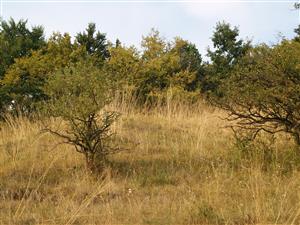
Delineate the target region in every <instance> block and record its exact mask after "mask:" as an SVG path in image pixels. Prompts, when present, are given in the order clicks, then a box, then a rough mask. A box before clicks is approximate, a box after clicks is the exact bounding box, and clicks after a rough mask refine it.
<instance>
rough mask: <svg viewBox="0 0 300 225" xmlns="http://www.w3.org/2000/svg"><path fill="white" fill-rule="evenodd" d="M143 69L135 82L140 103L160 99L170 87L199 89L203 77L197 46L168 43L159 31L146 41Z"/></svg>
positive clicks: (185, 43)
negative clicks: (158, 97) (199, 82)
mask: <svg viewBox="0 0 300 225" xmlns="http://www.w3.org/2000/svg"><path fill="white" fill-rule="evenodd" d="M142 47H143V49H144V51H143V55H142V58H141V67H140V70H139V73H138V77H137V80H136V86H137V90H136V93H137V96H138V98H139V100H140V101H141V102H146V101H150V103H153V102H155V101H156V99H157V96H159V95H160V94H161V93H163V92H165V91H167V90H168V89H169V88H171V87H181V88H183V89H184V90H196V88H197V81H199V80H200V77H201V72H202V71H201V69H202V67H201V61H202V60H201V56H200V54H199V52H198V50H197V49H196V47H195V45H193V44H191V43H189V42H187V41H185V40H182V39H180V38H176V39H175V41H174V43H167V42H165V41H164V39H163V38H161V37H160V36H159V33H158V31H155V30H152V31H151V33H150V34H149V35H148V36H147V37H144V38H143V42H142Z"/></svg>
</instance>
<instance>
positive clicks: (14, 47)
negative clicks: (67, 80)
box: [0, 19, 45, 79]
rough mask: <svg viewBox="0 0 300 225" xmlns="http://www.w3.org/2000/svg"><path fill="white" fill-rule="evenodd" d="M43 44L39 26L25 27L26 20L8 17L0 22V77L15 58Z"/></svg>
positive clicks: (41, 30)
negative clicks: (8, 18) (15, 19)
mask: <svg viewBox="0 0 300 225" xmlns="http://www.w3.org/2000/svg"><path fill="white" fill-rule="evenodd" d="M44 45H45V39H44V29H43V27H41V26H34V27H32V29H29V28H28V27H27V21H26V20H20V21H18V22H16V21H14V20H13V19H10V20H8V21H4V20H2V21H1V22H0V59H1V60H0V79H2V77H3V76H4V74H5V72H6V70H7V69H8V67H9V66H10V65H12V64H13V63H14V61H15V59H16V58H20V57H23V56H27V55H29V54H30V52H31V51H32V50H37V49H40V48H41V47H43V46H44Z"/></svg>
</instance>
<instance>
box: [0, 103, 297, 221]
mask: <svg viewBox="0 0 300 225" xmlns="http://www.w3.org/2000/svg"><path fill="white" fill-rule="evenodd" d="M118 110H119V111H121V113H122V116H121V118H120V119H119V121H118V122H117V123H116V124H115V125H114V127H113V129H114V130H115V131H116V132H117V133H118V137H119V138H118V143H119V144H120V145H121V146H123V147H124V149H126V151H123V152H121V153H119V154H116V155H114V156H112V157H111V158H110V165H109V166H107V168H106V169H105V173H104V175H103V176H98V177H96V176H91V175H90V174H88V173H87V172H86V170H85V165H84V159H83V157H82V156H81V155H80V154H79V153H77V152H75V151H74V149H73V147H72V146H69V145H61V144H59V143H60V140H59V139H57V138H56V137H53V136H51V135H49V134H46V133H41V132H40V131H41V129H42V127H43V125H42V124H41V123H40V122H33V121H30V120H28V119H26V118H19V119H13V118H8V119H7V121H6V123H2V124H1V130H0V224H14V225H17V224H20V225H25V224H47V225H48V224H299V223H300V172H299V169H300V156H299V155H297V153H296V150H295V148H296V147H295V146H294V144H293V142H292V140H291V139H290V138H289V137H286V136H284V135H280V136H277V137H276V138H275V139H274V138H271V137H268V136H264V137H261V138H260V139H259V140H258V141H257V142H256V143H254V144H250V145H247V144H245V143H236V141H235V139H234V138H233V134H232V132H231V131H230V129H227V128H225V126H226V125H227V122H226V121H224V120H222V119H220V117H223V116H225V113H224V112H220V111H218V110H215V109H213V108H210V107H208V106H206V105H205V104H200V105H199V106H197V107H194V108H188V107H186V106H183V105H171V106H169V107H165V108H157V109H154V110H151V111H143V110H139V111H138V110H134V109H131V108H130V107H128V106H127V107H125V106H124V107H118ZM52 123H53V125H55V124H56V123H57V121H52Z"/></svg>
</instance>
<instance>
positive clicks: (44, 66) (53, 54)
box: [0, 34, 86, 113]
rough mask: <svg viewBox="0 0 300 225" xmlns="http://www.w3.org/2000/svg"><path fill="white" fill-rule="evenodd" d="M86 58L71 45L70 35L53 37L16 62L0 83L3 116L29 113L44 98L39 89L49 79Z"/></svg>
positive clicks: (81, 50)
mask: <svg viewBox="0 0 300 225" xmlns="http://www.w3.org/2000/svg"><path fill="white" fill-rule="evenodd" d="M85 55H86V53H85V50H84V49H82V48H81V47H79V46H77V45H74V44H72V42H71V37H70V35H68V34H65V35H61V34H54V35H53V36H52V37H51V38H50V39H49V41H48V43H47V45H46V46H45V47H43V48H42V49H40V50H37V51H33V52H32V53H31V55H29V56H25V57H22V58H19V59H16V60H15V63H14V64H13V65H12V66H11V67H10V68H9V69H8V70H7V71H6V73H5V76H4V78H3V79H2V81H1V87H0V89H1V92H0V93H1V94H2V95H1V96H0V97H1V101H2V106H3V107H2V109H1V110H2V112H3V111H6V110H7V109H10V110H12V109H13V110H19V111H20V112H22V113H30V112H31V111H32V110H33V108H32V107H33V105H34V103H35V102H37V101H40V100H43V99H44V98H45V97H46V95H45V94H44V93H43V90H42V87H43V85H44V84H45V82H46V80H47V79H48V78H49V75H50V74H51V73H53V72H54V71H56V70H59V69H61V68H64V67H66V66H68V65H70V63H73V62H76V61H79V60H81V59H82V58H84V57H85ZM12 103H13V104H12Z"/></svg>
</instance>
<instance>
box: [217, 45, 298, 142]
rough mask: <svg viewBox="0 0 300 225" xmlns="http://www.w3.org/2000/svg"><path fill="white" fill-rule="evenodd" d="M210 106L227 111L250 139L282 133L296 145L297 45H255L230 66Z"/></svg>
mask: <svg viewBox="0 0 300 225" xmlns="http://www.w3.org/2000/svg"><path fill="white" fill-rule="evenodd" d="M220 88H221V91H222V92H223V93H224V95H223V96H222V97H221V98H214V99H213V100H214V103H215V104H216V105H218V106H219V107H221V108H222V109H225V110H227V111H228V112H229V117H228V119H229V120H230V121H235V123H234V127H235V129H238V130H239V131H242V130H246V131H248V132H250V134H251V136H252V138H255V137H256V135H257V134H258V133H259V132H261V131H265V132H268V133H271V134H274V133H277V132H286V133H288V134H290V135H292V136H293V137H294V139H295V142H296V143H297V144H298V145H300V43H299V42H296V41H283V42H282V43H281V44H279V45H277V46H275V47H273V48H270V47H268V46H264V45H263V46H258V47H256V48H254V49H252V50H251V51H249V52H248V53H247V55H245V56H244V57H243V58H242V59H241V60H240V62H239V63H238V64H237V65H236V66H235V67H234V69H233V71H232V72H231V75H230V78H228V79H227V80H224V82H223V83H222V85H221V87H220Z"/></svg>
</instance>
